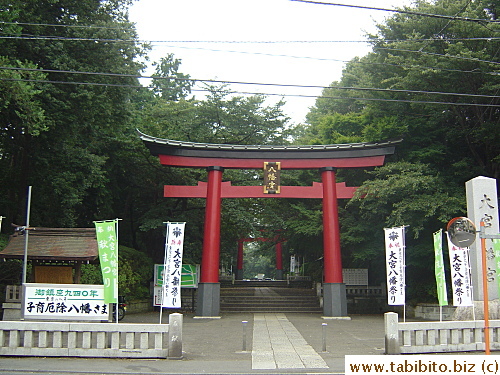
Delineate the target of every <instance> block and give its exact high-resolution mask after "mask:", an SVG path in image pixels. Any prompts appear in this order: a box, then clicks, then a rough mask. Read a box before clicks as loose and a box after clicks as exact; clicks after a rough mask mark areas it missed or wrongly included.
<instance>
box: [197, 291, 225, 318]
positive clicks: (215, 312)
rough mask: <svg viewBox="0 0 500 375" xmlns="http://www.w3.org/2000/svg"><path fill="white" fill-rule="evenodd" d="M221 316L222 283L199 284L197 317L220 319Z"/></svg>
mask: <svg viewBox="0 0 500 375" xmlns="http://www.w3.org/2000/svg"><path fill="white" fill-rule="evenodd" d="M219 314H220V283H199V284H198V300H197V305H196V315H197V316H198V317H218V316H219Z"/></svg>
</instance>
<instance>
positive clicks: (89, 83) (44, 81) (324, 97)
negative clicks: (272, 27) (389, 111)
mask: <svg viewBox="0 0 500 375" xmlns="http://www.w3.org/2000/svg"><path fill="white" fill-rule="evenodd" d="M0 81H14V82H34V83H51V84H65V85H79V86H101V87H102V86H104V87H128V88H138V89H145V88H146V87H145V86H142V85H130V84H127V85H123V84H113V83H99V82H69V81H53V80H39V79H20V78H0ZM332 88H336V87H332ZM345 89H348V88H345ZM353 89H357V88H353ZM358 89H359V88H358ZM366 90H369V89H368V88H366ZM381 90H383V89H381ZM192 91H195V92H209V91H210V90H209V89H192ZM230 93H232V94H243V95H263V96H280V97H299V98H317V99H318V98H320V99H338V100H359V101H381V102H401V103H418V104H441V105H453V106H476V107H500V104H493V103H467V102H441V101H429V100H413V99H388V98H360V97H341V96H329V95H326V96H317V95H304V94H277V93H262V92H248V91H230ZM421 93H426V92H421ZM428 93H433V92H428ZM434 93H436V94H439V93H437V92H434ZM442 94H444V93H442ZM456 95H462V96H467V97H468V96H470V97H481V98H492V99H498V98H500V97H498V96H481V95H477V96H476V95H473V94H470V95H468V94H459V93H456Z"/></svg>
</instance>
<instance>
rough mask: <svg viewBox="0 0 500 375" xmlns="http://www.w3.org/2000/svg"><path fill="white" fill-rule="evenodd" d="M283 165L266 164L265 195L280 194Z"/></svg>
mask: <svg viewBox="0 0 500 375" xmlns="http://www.w3.org/2000/svg"><path fill="white" fill-rule="evenodd" d="M280 173H281V163H280V162H267V161H266V162H264V194H279V193H280V189H281V186H280V184H281V181H280V180H281V177H280Z"/></svg>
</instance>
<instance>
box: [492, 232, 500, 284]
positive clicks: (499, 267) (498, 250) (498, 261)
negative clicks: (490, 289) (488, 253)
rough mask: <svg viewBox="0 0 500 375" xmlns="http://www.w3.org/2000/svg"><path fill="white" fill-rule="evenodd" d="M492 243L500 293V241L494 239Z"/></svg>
mask: <svg viewBox="0 0 500 375" xmlns="http://www.w3.org/2000/svg"><path fill="white" fill-rule="evenodd" d="M491 241H492V242H493V252H494V253H495V265H496V271H497V283H498V290H499V291H500V239H498V238H494V239H492V240H491Z"/></svg>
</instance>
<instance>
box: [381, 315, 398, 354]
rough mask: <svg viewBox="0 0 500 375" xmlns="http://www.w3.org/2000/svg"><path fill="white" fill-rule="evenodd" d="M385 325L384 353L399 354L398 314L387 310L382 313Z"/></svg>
mask: <svg viewBox="0 0 500 375" xmlns="http://www.w3.org/2000/svg"><path fill="white" fill-rule="evenodd" d="M384 327H385V354H400V349H399V331H398V329H399V328H398V314H396V313H395V312H388V313H385V314H384Z"/></svg>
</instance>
